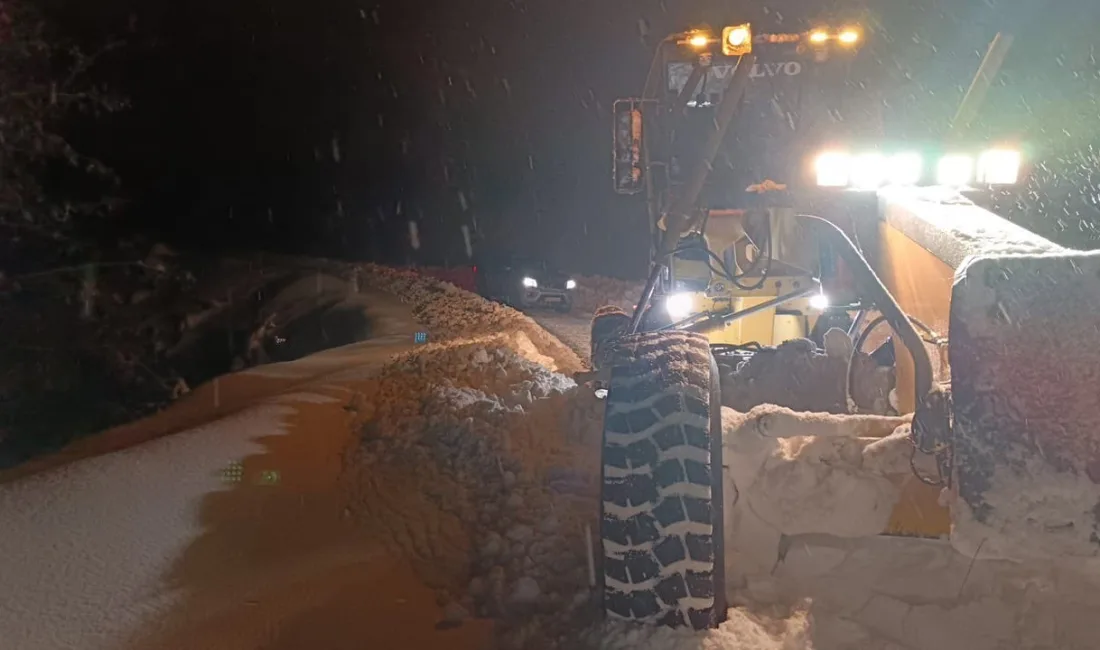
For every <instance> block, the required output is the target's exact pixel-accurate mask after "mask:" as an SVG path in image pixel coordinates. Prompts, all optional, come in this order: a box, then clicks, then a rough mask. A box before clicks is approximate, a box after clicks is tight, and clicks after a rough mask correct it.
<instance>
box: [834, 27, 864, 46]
mask: <svg viewBox="0 0 1100 650" xmlns="http://www.w3.org/2000/svg"><path fill="white" fill-rule="evenodd" d="M836 40H838V41H840V42H841V43H844V44H845V45H855V44H856V43H858V42H859V32H858V31H856V30H854V29H845V30H844V31H842V32H840V33H839V34H837V36H836Z"/></svg>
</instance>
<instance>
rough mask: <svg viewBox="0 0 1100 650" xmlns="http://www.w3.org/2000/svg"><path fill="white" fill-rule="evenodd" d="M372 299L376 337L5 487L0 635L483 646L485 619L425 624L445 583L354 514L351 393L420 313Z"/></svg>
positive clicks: (230, 383)
mask: <svg viewBox="0 0 1100 650" xmlns="http://www.w3.org/2000/svg"><path fill="white" fill-rule="evenodd" d="M370 299H371V300H370V303H371V307H370V308H369V312H370V314H369V316H370V317H371V322H372V324H373V327H374V334H375V338H374V339H372V340H370V341H366V342H363V343H360V344H355V345H352V346H348V347H345V348H341V349H339V350H334V351H330V352H326V353H321V354H317V355H314V356H312V357H308V358H306V359H302V360H300V361H297V362H292V363H288V364H277V365H273V366H265V367H261V368H259V369H256V370H254V371H249V372H244V373H238V374H236V375H232V376H227V377H224V378H222V379H221V380H219V381H217V382H215V383H213V384H210V385H207V386H204V387H202V389H200V390H198V391H196V392H195V393H194V394H192V395H191V396H189V398H187V399H185V400H183V401H182V402H181V403H178V404H177V405H176V406H175V407H174V408H173V409H171V410H169V411H168V412H166V413H164V414H163V415H162V416H160V417H155V418H152V419H150V420H147V421H145V422H142V423H139V424H138V425H135V426H132V427H126V428H123V429H121V430H118V431H115V432H111V433H109V434H107V435H106V436H105V437H100V438H99V439H98V440H95V441H92V440H89V441H87V442H86V443H85V445H84V446H83V450H82V451H81V450H77V451H71V452H70V455H72V454H79V455H86V454H88V453H92V452H93V451H94V448H95V447H96V446H99V448H102V449H112V448H120V447H127V446H129V445H130V444H132V443H133V442H135V441H137V440H138V439H140V438H142V437H144V438H150V439H152V438H156V439H152V440H151V441H150V442H147V443H146V444H143V445H140V446H136V447H131V448H127V449H124V450H122V451H118V452H117V453H113V454H108V455H102V456H95V457H90V458H86V459H84V460H80V461H78V462H72V463H67V464H63V465H61V466H58V467H56V468H53V469H49V470H46V471H40V472H38V473H36V474H34V475H32V476H29V477H26V478H23V479H22V480H16V481H14V482H8V483H5V484H0V521H3V522H4V525H3V526H2V527H0V576H3V579H2V582H0V647H2V648H4V650H52V649H55V648H56V649H62V648H74V649H76V648H79V649H81V650H94V649H97V648H105V649H106V648H110V649H121V648H126V649H133V650H137V649H140V648H206V649H211V650H216V649H220V648H226V649H228V648H234V649H236V648H255V647H265V648H287V649H289V648H301V647H324V648H352V647H416V646H419V645H422V644H423V645H426V644H429V643H431V644H437V645H438V644H443V645H453V646H458V647H461V646H464V645H473V646H476V645H480V643H481V642H483V640H484V638H485V636H486V633H487V627H486V626H485V625H480V624H470V625H466V626H463V627H462V628H461V629H457V630H452V631H448V632H447V633H446V634H447V635H446V636H439V635H441V634H443V633H441V632H437V631H436V630H435V629H434V628H432V626H431V625H430V624H429V625H424V624H423V620H424V618H425V617H427V618H429V619H431V618H432V617H433V616H435V617H436V620H438V618H440V617H441V615H440V614H439V611H438V610H439V608H438V607H437V605H436V602H435V601H436V596H435V593H434V591H433V590H431V589H429V588H427V587H424V586H423V585H422V584H421V583H420V581H418V580H416V579H415V577H414V576H413V575H412V572H411V569H410V568H409V567H408V566H407V564H404V563H403V562H402V558H400V557H394V556H393V555H392V554H391V553H389V552H388V551H387V550H386V549H384V548H383V547H382V546H381V545H380V544H378V543H377V542H376V541H373V540H371V539H369V538H367V537H365V536H364V535H363V533H362V532H361V531H357V530H356V529H355V527H354V526H352V525H350V523H349V521H348V517H347V514H346V512H345V508H346V507H347V504H346V503H345V500H344V499H343V498H342V491H341V490H340V489H339V486H338V485H337V480H338V478H339V476H340V473H341V472H340V469H341V463H342V459H341V455H342V453H343V451H344V450H345V448H346V447H348V445H349V443H350V440H351V437H352V435H353V434H352V429H351V428H349V427H348V426H347V422H346V420H347V418H346V417H345V412H344V406H345V404H346V403H347V401H348V395H349V393H348V391H349V389H350V388H353V387H354V386H355V384H356V381H359V379H357V378H362V377H366V376H369V375H370V374H371V373H372V372H374V371H376V370H377V368H378V367H379V366H380V365H381V364H382V363H383V362H385V361H386V360H388V359H390V358H391V357H392V356H393V355H394V354H396V353H399V352H402V351H404V350H407V349H409V348H410V347H412V336H411V335H410V332H413V331H415V328H416V324H415V322H414V321H413V319H412V317H411V315H410V313H409V310H408V309H407V307H405V306H403V305H401V304H399V303H398V302H397V301H396V300H394V299H393V298H390V297H388V296H385V295H384V294H380V293H374V294H370ZM349 373H350V374H349ZM198 419H209V420H210V421H209V422H208V423H206V424H201V425H198V426H187V427H184V428H186V429H187V430H183V431H180V432H179V433H175V435H170V436H165V437H161V436H162V435H163V434H166V433H170V432H175V431H179V425H180V423H181V422H192V423H193V422H195V421H196V420H198ZM65 460H68V459H67V458H66V459H65ZM433 610H434V611H435V612H436V613H435V614H434V615H433V613H432V612H433ZM352 623H354V624H352ZM437 637H438V638H437Z"/></svg>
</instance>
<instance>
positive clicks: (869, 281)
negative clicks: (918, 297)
mask: <svg viewBox="0 0 1100 650" xmlns="http://www.w3.org/2000/svg"><path fill="white" fill-rule="evenodd" d="M798 218H799V219H802V220H804V221H805V222H806V223H807V224H809V225H810V227H811V228H813V229H814V231H815V232H816V234H817V235H818V237H820V240H821V241H823V242H826V243H828V244H831V245H832V246H833V248H834V250H836V251H837V252H838V253H839V254H840V256H841V257H842V258H843V259H844V261H845V262H847V263H848V266H849V267H851V271H852V275H853V276H854V278H855V281H856V283H857V284H858V285H859V289H860V293H861V294H862V295H866V296H868V297H869V298H870V299H871V301H872V302H873V303H874V304H875V305H876V306H877V307H878V310H879V311H880V312H881V313H882V317H883V318H885V319H886V322H888V323H890V327H892V328H893V329H894V332H895V333H896V334H897V335H898V338H900V339H901V342H902V345H904V346H905V349H906V350H909V354H910V355H912V357H913V368H914V370H913V374H914V385H915V386H914V387H915V390H916V402H915V403H916V404H917V405H918V406H919V405H921V404H923V403H924V402H925V400H926V399H927V398H928V396H929V395H930V394H931V393H932V361H931V359H929V358H928V350H927V349H925V347H924V342H923V340H922V339H921V336H920V334H918V333H917V330H916V328H915V327H914V326H913V323H912V321H910V320H909V317H908V316H906V315H905V312H903V311H902V310H901V306H900V305H898V303H897V301H896V300H894V297H893V296H891V295H890V292H889V291H887V289H886V285H884V284H883V283H882V280H880V279H879V277H878V276H877V275H875V272H874V270H873V269H871V265H870V264H868V263H867V259H866V258H865V257H863V254H862V253H860V252H859V249H858V248H856V245H855V244H853V243H852V240H851V239H849V238H848V235H846V234H844V231H843V230H841V229H840V228H839V227H837V226H836V224H834V223H832V222H830V221H826V220H825V219H822V218H821V217H815V216H813V215H808V214H800V215H798Z"/></svg>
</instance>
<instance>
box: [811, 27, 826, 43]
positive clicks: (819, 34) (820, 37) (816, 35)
mask: <svg viewBox="0 0 1100 650" xmlns="http://www.w3.org/2000/svg"><path fill="white" fill-rule="evenodd" d="M827 40H829V33H828V32H823V31H821V30H816V31H812V32H810V42H811V43H824V42H825V41H827Z"/></svg>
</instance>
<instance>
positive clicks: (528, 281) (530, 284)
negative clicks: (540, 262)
mask: <svg viewBox="0 0 1100 650" xmlns="http://www.w3.org/2000/svg"><path fill="white" fill-rule="evenodd" d="M523 286H525V287H527V288H528V289H537V288H538V286H539V281H538V280H536V279H535V278H523Z"/></svg>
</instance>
